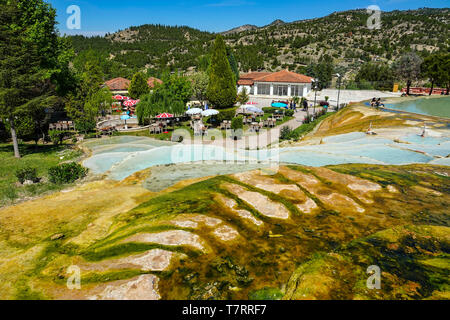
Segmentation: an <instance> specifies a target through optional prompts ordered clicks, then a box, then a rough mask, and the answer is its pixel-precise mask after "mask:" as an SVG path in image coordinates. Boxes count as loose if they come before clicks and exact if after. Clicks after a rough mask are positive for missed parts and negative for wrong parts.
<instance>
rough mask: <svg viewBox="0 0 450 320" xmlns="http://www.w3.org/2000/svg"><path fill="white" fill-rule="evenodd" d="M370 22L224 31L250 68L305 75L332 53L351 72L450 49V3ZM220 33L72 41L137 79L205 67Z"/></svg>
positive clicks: (144, 29) (358, 13)
mask: <svg viewBox="0 0 450 320" xmlns="http://www.w3.org/2000/svg"><path fill="white" fill-rule="evenodd" d="M368 19H369V14H368V13H367V12H366V10H351V11H345V12H336V13H333V14H331V15H329V16H326V17H323V18H318V19H312V20H303V21H295V22H291V23H284V22H283V23H281V21H276V22H277V23H272V24H270V25H268V26H264V27H261V28H258V27H255V26H251V28H248V27H246V26H242V27H237V28H235V29H233V30H231V31H232V32H230V31H228V32H224V33H223V34H224V35H225V37H226V41H227V44H228V45H229V46H230V47H232V48H233V51H234V54H235V56H236V59H237V60H238V62H239V66H240V69H241V71H243V72H246V71H249V70H258V69H264V70H268V71H276V70H280V69H281V68H289V69H290V70H294V71H295V70H297V71H303V72H304V71H305V67H306V66H307V65H309V64H311V63H315V62H317V61H318V60H319V59H320V58H321V57H322V56H324V55H325V54H327V55H330V56H331V57H332V58H333V60H334V64H335V65H337V66H339V71H340V72H342V73H346V74H352V73H354V72H355V71H356V70H357V69H358V68H359V67H360V66H361V65H362V64H363V63H365V62H367V61H385V62H391V61H394V60H395V59H396V58H397V57H398V56H399V55H401V54H403V53H404V52H407V51H410V50H416V51H417V52H419V53H420V54H421V55H423V56H426V55H429V54H430V53H432V52H435V51H438V50H441V51H447V50H448V49H449V47H450V41H449V34H450V32H449V25H450V24H449V22H450V9H449V8H444V9H430V8H423V9H418V10H409V11H392V12H386V13H382V15H381V20H382V26H381V29H379V30H370V29H369V28H368V27H367V21H368ZM214 37H215V34H213V33H209V32H202V31H199V30H196V29H192V28H189V27H186V26H174V27H169V26H162V25H143V26H139V27H130V28H128V29H126V30H122V31H118V32H116V33H113V34H107V35H106V36H104V37H92V38H86V37H83V36H73V37H71V39H72V42H73V45H74V48H75V51H76V53H77V54H79V55H80V56H81V57H82V56H83V54H84V55H85V54H86V52H87V50H90V49H92V50H94V52H95V54H98V55H100V56H101V57H102V58H105V59H107V62H106V63H104V66H103V69H104V72H105V74H106V76H107V77H116V76H124V77H131V75H132V74H133V73H134V72H136V71H138V70H148V72H149V74H151V75H156V76H158V75H160V74H161V73H162V72H164V71H169V72H170V71H177V70H180V71H183V72H192V71H194V70H195V69H205V68H206V67H207V64H208V62H207V59H205V57H204V56H205V55H207V54H208V53H209V51H210V46H211V44H212V41H213V39H214ZM90 54H92V53H90Z"/></svg>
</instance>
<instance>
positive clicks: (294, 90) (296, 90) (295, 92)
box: [291, 85, 303, 97]
mask: <svg viewBox="0 0 450 320" xmlns="http://www.w3.org/2000/svg"><path fill="white" fill-rule="evenodd" d="M291 96H293V97H301V96H303V87H302V86H298V85H293V86H291Z"/></svg>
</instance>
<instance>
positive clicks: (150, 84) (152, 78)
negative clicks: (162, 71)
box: [147, 77, 163, 88]
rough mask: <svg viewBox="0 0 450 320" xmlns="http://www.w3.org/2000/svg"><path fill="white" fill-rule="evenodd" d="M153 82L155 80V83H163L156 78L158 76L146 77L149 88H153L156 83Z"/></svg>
mask: <svg viewBox="0 0 450 320" xmlns="http://www.w3.org/2000/svg"><path fill="white" fill-rule="evenodd" d="M155 82H157V83H159V84H162V83H163V82H162V80H160V79H158V78H154V77H150V78H148V81H147V83H148V86H149V87H150V88H154V87H155V85H156V83H155Z"/></svg>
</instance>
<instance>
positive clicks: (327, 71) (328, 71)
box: [306, 55, 334, 90]
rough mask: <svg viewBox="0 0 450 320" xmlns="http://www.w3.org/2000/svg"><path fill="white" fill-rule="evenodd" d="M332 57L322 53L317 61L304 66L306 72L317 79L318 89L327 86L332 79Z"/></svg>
mask: <svg viewBox="0 0 450 320" xmlns="http://www.w3.org/2000/svg"><path fill="white" fill-rule="evenodd" d="M333 71H334V65H333V59H332V58H331V57H330V56H328V55H324V56H323V57H321V58H320V59H319V63H317V64H311V65H309V66H308V67H307V68H306V74H307V75H308V76H310V77H313V78H315V79H317V81H318V87H319V89H320V90H322V89H324V88H327V87H328V86H329V84H330V83H331V80H332V79H333Z"/></svg>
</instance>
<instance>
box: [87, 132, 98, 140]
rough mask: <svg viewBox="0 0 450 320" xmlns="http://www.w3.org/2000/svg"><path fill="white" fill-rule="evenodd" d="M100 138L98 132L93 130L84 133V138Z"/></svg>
mask: <svg viewBox="0 0 450 320" xmlns="http://www.w3.org/2000/svg"><path fill="white" fill-rule="evenodd" d="M96 138H98V135H97V133H95V132H92V133H88V134H85V135H84V139H96Z"/></svg>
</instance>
